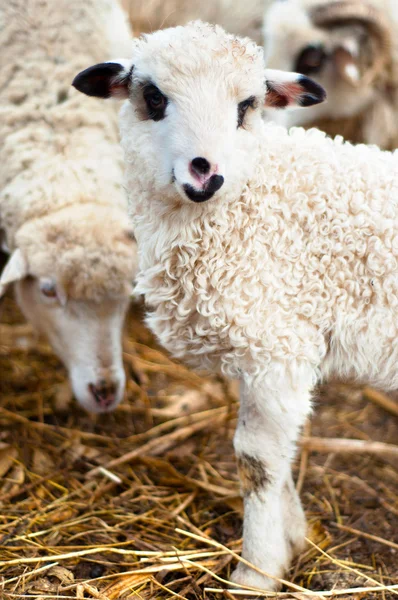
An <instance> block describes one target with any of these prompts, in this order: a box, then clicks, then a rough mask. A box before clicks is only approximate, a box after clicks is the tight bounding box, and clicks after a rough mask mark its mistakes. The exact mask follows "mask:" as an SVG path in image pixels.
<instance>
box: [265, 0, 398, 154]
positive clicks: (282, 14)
mask: <svg viewBox="0 0 398 600" xmlns="http://www.w3.org/2000/svg"><path fill="white" fill-rule="evenodd" d="M264 45H265V50H266V64H267V66H268V67H269V68H274V69H283V70H286V71H292V70H294V71H298V72H299V73H304V74H306V75H308V76H310V77H312V78H314V79H315V80H316V81H317V82H318V83H320V84H321V85H322V86H323V87H324V88H325V89H326V91H327V93H328V100H329V101H328V102H327V103H326V104H324V105H322V106H318V107H314V108H313V109H311V110H309V111H306V112H305V113H303V112H300V111H291V112H290V113H289V114H285V115H275V114H273V115H271V117H272V118H275V119H276V120H277V121H279V122H281V123H283V124H284V125H287V126H292V125H303V126H305V127H306V128H308V127H312V126H316V127H319V129H321V130H323V131H325V132H326V133H328V134H329V135H331V136H335V135H343V136H344V137H345V139H347V140H349V141H351V142H354V143H359V142H362V143H368V144H377V145H379V146H380V147H382V148H384V149H394V148H396V147H397V146H398V4H397V3H396V2H395V0H285V1H283V2H282V1H281V0H274V1H273V2H268V3H267V10H266V12H265V17H264Z"/></svg>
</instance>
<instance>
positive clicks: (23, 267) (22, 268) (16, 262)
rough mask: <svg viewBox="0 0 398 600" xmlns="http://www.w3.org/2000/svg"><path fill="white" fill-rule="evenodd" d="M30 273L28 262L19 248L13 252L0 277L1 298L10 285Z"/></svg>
mask: <svg viewBox="0 0 398 600" xmlns="http://www.w3.org/2000/svg"><path fill="white" fill-rule="evenodd" d="M27 275H28V264H27V262H26V259H25V257H24V256H23V254H22V252H21V251H20V250H19V249H18V248H17V250H14V252H13V253H12V254H11V256H10V258H9V260H8V263H7V264H6V266H5V267H4V271H3V272H2V274H1V277H0V298H1V297H2V296H3V295H4V294H5V293H6V291H7V288H8V286H9V285H11V284H12V283H14V282H15V281H20V280H21V279H24V277H26V276H27Z"/></svg>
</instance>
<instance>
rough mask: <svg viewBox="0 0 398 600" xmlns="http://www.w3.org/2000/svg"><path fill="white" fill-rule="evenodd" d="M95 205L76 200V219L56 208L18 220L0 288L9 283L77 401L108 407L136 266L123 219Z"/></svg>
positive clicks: (120, 387)
mask: <svg viewBox="0 0 398 600" xmlns="http://www.w3.org/2000/svg"><path fill="white" fill-rule="evenodd" d="M91 210H92V209H91ZM63 212H64V211H59V213H63ZM102 212H103V211H102V209H101V207H100V206H99V207H95V209H94V212H92V213H91V214H90V210H88V209H87V208H86V207H82V208H81V210H80V213H81V214H80V216H81V221H80V220H76V221H75V222H73V221H70V220H68V218H67V216H66V214H58V213H56V214H55V215H53V216H50V217H48V221H47V222H46V223H42V222H41V223H40V224H39V225H37V224H33V225H31V224H27V225H25V226H24V227H23V228H22V229H21V230H20V232H19V234H18V235H17V241H18V244H19V248H18V250H16V251H15V252H14V253H13V254H12V255H11V258H10V260H9V262H8V264H7V266H6V269H5V271H4V272H3V276H2V280H1V281H0V295H1V293H2V289H3V290H4V289H5V285H7V284H10V283H14V286H15V291H16V296H17V301H18V304H19V306H20V307H21V309H22V312H23V313H24V315H25V317H26V318H27V319H28V320H29V321H30V322H31V323H32V324H33V325H34V327H35V328H36V329H37V330H38V331H40V332H41V333H43V334H44V335H45V336H46V337H47V338H48V340H49V342H50V344H51V346H52V348H53V349H54V351H55V352H56V354H57V355H58V356H59V358H60V359H61V360H62V362H63V363H64V365H65V367H66V368H67V370H68V373H69V377H70V382H71V385H72V389H73V392H74V395H75V397H76V399H77V400H78V402H79V403H80V404H81V406H82V407H83V408H85V409H86V410H88V411H89V412H94V413H101V412H109V411H111V410H114V409H115V408H116V406H117V405H118V403H119V402H120V401H121V399H122V398H123V395H124V388H125V373H124V369H123V363H122V345H121V337H122V329H123V323H124V318H125V314H126V310H127V307H128V304H129V299H130V295H131V292H132V284H133V278H134V276H135V269H136V264H135V261H136V248H135V242H134V241H133V239H131V234H130V230H129V229H128V223H127V222H126V221H127V220H126V221H118V219H117V218H116V217H115V216H114V215H112V214H111V213H110V211H109V210H106V209H105V211H104V214H102ZM106 217H107V221H106V222H107V226H106V227H104V222H105V221H104V220H105V218H106ZM44 221H45V220H44ZM40 225H42V227H40ZM108 227H109V229H108Z"/></svg>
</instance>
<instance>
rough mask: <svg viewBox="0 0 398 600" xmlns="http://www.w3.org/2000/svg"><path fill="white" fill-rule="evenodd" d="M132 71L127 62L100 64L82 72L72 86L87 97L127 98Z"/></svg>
mask: <svg viewBox="0 0 398 600" xmlns="http://www.w3.org/2000/svg"><path fill="white" fill-rule="evenodd" d="M131 70H132V68H131V65H130V64H129V63H128V61H125V60H123V61H122V62H106V63H100V64H98V65H94V66H93V67H89V68H88V69H85V70H84V71H81V72H80V73H79V74H78V75H76V77H75V78H74V80H73V82H72V85H73V87H75V88H76V89H77V90H79V92H82V93H83V94H86V95H87V96H97V97H98V98H111V97H112V98H121V99H123V98H127V97H128V87H129V81H130V76H131Z"/></svg>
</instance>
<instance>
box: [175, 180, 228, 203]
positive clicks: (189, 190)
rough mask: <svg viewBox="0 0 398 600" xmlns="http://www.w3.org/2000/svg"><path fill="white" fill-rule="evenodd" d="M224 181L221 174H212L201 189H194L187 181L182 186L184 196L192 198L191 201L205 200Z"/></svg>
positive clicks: (210, 196)
mask: <svg viewBox="0 0 398 600" xmlns="http://www.w3.org/2000/svg"><path fill="white" fill-rule="evenodd" d="M223 183H224V177H223V176H222V175H213V176H212V177H210V179H209V181H208V183H207V184H206V187H205V188H204V189H203V190H196V189H195V188H194V187H193V186H192V185H190V184H189V183H186V184H184V185H183V186H182V187H183V189H184V192H185V194H186V196H187V197H188V198H189V199H190V200H192V202H206V200H210V198H212V197H213V196H214V194H215V193H216V192H218V190H219V189H220V188H221V186H222V185H223Z"/></svg>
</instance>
